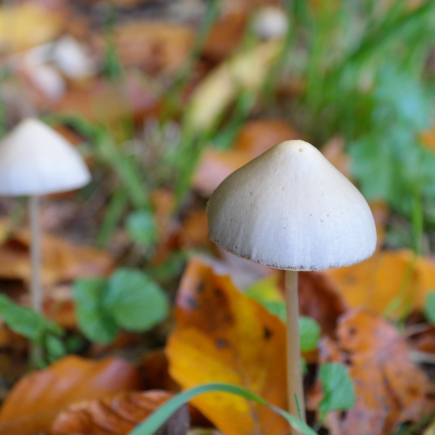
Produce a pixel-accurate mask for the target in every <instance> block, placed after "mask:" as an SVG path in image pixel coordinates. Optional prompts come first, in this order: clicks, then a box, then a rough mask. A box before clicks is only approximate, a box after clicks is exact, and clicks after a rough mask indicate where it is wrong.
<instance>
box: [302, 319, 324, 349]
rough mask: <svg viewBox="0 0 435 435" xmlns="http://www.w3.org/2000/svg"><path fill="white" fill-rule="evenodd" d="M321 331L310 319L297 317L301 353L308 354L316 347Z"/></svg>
mask: <svg viewBox="0 0 435 435" xmlns="http://www.w3.org/2000/svg"><path fill="white" fill-rule="evenodd" d="M320 334H321V329H320V326H319V324H318V323H317V322H316V321H315V320H314V319H312V318H311V317H307V316H301V317H299V336H300V337H301V351H302V352H308V351H310V350H314V349H315V348H316V347H317V343H318V341H319V339H320Z"/></svg>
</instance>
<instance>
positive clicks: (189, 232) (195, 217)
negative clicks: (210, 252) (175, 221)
mask: <svg viewBox="0 0 435 435" xmlns="http://www.w3.org/2000/svg"><path fill="white" fill-rule="evenodd" d="M207 233H208V220H207V215H206V212H205V209H204V208H195V209H192V210H190V211H189V212H188V213H187V215H186V217H185V218H184V219H183V221H182V223H181V229H180V233H179V234H178V239H179V243H180V246H181V247H183V248H184V249H192V248H196V249H198V248H201V249H204V248H209V247H210V246H212V243H211V241H210V239H209V238H208V235H207Z"/></svg>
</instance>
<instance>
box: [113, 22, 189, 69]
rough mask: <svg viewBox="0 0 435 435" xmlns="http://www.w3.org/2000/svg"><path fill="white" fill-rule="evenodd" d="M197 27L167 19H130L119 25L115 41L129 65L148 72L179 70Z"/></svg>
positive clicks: (121, 58)
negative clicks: (165, 20) (166, 20)
mask: <svg viewBox="0 0 435 435" xmlns="http://www.w3.org/2000/svg"><path fill="white" fill-rule="evenodd" d="M193 37H194V30H193V28H191V27H189V26H186V25H182V24H174V23H170V22H163V21H160V22H158V21H144V20H141V21H128V22H126V23H122V24H120V25H119V26H117V28H116V29H115V45H116V49H117V53H118V55H119V57H120V60H121V62H122V64H123V65H124V66H125V67H140V68H142V69H143V70H145V71H146V72H148V73H151V74H156V73H160V74H161V73H163V74H165V73H167V74H168V73H175V72H176V71H177V70H178V69H179V68H180V67H181V66H182V65H183V63H184V62H185V59H186V57H187V56H188V54H189V51H190V49H191V45H192V41H193Z"/></svg>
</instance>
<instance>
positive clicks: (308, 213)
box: [207, 140, 376, 270]
mask: <svg viewBox="0 0 435 435" xmlns="http://www.w3.org/2000/svg"><path fill="white" fill-rule="evenodd" d="M207 214H208V219H209V237H210V238H211V239H212V240H213V241H214V242H215V243H216V244H217V245H219V246H220V247H222V248H223V249H225V250H227V251H229V252H232V253H233V254H235V255H237V256H239V257H244V258H247V259H249V260H252V261H254V262H256V263H261V264H265V265H267V266H270V267H274V268H277V269H291V270H323V269H330V268H335V267H342V266H349V265H351V264H354V263H358V262H360V261H362V260H365V259H366V258H368V257H370V256H371V255H372V254H373V252H374V250H375V247H376V227H375V223H374V219H373V215H372V213H371V210H370V208H369V206H368V204H367V202H366V200H365V199H364V197H363V196H362V195H361V193H360V192H359V191H358V189H357V188H356V187H355V186H354V185H353V184H352V183H351V182H350V181H349V180H348V179H347V178H346V177H345V176H344V175H342V174H341V173H340V172H339V171H338V170H337V169H335V167H334V166H332V165H331V163H329V161H328V160H327V159H326V158H325V157H323V155H322V154H321V153H320V152H319V151H318V150H317V149H316V148H315V147H314V146H312V145H310V144H309V143H307V142H304V141H300V140H294V141H287V142H283V143H281V144H279V145H276V146H275V147H273V148H271V149H270V150H268V151H266V152H265V153H264V154H262V155H260V156H259V157H257V158H256V159H254V160H252V161H251V162H249V163H248V164H246V165H245V166H243V167H242V168H240V169H238V170H237V171H235V172H233V173H232V174H231V175H230V176H229V177H227V178H226V179H225V180H224V181H223V182H222V183H221V184H220V185H219V186H218V188H217V189H216V190H215V191H214V193H213V195H212V197H211V198H210V201H209V203H208V206H207Z"/></svg>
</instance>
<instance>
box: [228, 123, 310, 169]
mask: <svg viewBox="0 0 435 435" xmlns="http://www.w3.org/2000/svg"><path fill="white" fill-rule="evenodd" d="M296 139H302V134H301V133H299V132H298V131H297V130H296V129H295V128H293V127H292V126H291V125H289V124H288V123H287V122H285V121H284V120H282V119H274V118H272V119H258V120H254V121H249V122H247V123H246V124H245V125H244V126H243V127H242V128H241V129H240V131H239V133H238V134H237V136H236V139H235V141H234V149H236V150H238V151H244V152H247V153H248V154H249V156H250V159H251V160H252V159H253V158H255V157H257V156H259V155H260V154H262V153H264V152H265V151H267V150H268V149H270V148H272V147H273V146H275V145H277V144H279V143H280V142H284V141H286V140H296Z"/></svg>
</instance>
